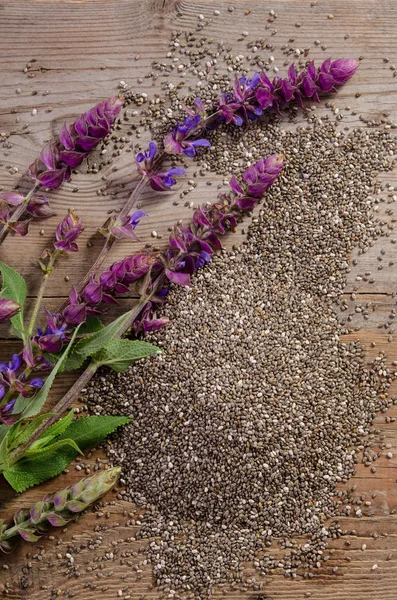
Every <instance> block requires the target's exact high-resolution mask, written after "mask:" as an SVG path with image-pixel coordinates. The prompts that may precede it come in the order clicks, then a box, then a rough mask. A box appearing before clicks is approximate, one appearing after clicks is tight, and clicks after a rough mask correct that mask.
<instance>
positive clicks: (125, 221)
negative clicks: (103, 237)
mask: <svg viewBox="0 0 397 600" xmlns="http://www.w3.org/2000/svg"><path fill="white" fill-rule="evenodd" d="M143 217H147V214H146V213H145V212H143V210H136V211H135V212H134V213H132V215H126V216H125V217H122V218H121V219H116V220H115V222H114V224H113V225H110V226H109V228H108V229H109V231H110V232H111V233H112V234H113V235H114V237H115V238H117V239H118V240H120V239H122V238H131V239H133V240H138V237H137V236H136V234H135V231H134V230H135V228H136V227H137V225H139V222H140V220H141V219H142V218H143Z"/></svg>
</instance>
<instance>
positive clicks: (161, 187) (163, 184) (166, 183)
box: [150, 167, 186, 192]
mask: <svg viewBox="0 0 397 600" xmlns="http://www.w3.org/2000/svg"><path fill="white" fill-rule="evenodd" d="M173 175H186V173H185V171H184V170H183V169H180V168H179V167H174V168H173V169H170V170H169V171H166V172H162V173H155V174H154V175H152V176H151V178H150V187H151V188H152V189H153V190H156V192H165V191H167V190H169V189H170V188H172V186H173V185H175V184H176V179H174V177H173Z"/></svg>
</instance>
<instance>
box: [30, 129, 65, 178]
mask: <svg viewBox="0 0 397 600" xmlns="http://www.w3.org/2000/svg"><path fill="white" fill-rule="evenodd" d="M29 174H30V176H31V178H32V179H34V180H35V181H36V182H37V183H39V184H40V185H42V186H43V187H46V188H50V189H56V188H59V187H60V186H61V185H62V184H63V182H64V181H68V180H69V179H70V168H69V166H68V165H66V164H65V163H63V162H62V160H61V152H60V143H59V141H58V140H56V141H55V140H54V141H52V142H48V144H46V145H45V146H44V148H43V150H42V151H41V153H40V156H39V158H37V159H36V160H35V162H34V163H32V164H31V165H30V167H29Z"/></svg>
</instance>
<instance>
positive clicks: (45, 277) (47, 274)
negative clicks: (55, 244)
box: [28, 250, 60, 335]
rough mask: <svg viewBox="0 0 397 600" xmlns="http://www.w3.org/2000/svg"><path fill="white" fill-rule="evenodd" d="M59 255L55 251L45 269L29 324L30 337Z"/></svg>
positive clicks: (57, 251)
mask: <svg viewBox="0 0 397 600" xmlns="http://www.w3.org/2000/svg"><path fill="white" fill-rule="evenodd" d="M59 254H60V252H59V250H55V251H54V252H53V253H52V254H51V258H50V260H49V262H48V264H47V266H46V267H45V270H44V275H43V279H42V281H41V285H40V288H39V291H38V292H37V296H36V300H35V303H34V307H33V313H32V316H31V318H30V323H29V327H28V334H29V335H32V333H33V329H34V326H35V324H36V320H37V315H38V312H39V309H40V306H41V303H42V300H43V296H44V292H45V289H46V287H47V283H48V278H49V277H50V275H51V274H52V271H53V269H54V265H55V261H56V259H57V258H58V256H59Z"/></svg>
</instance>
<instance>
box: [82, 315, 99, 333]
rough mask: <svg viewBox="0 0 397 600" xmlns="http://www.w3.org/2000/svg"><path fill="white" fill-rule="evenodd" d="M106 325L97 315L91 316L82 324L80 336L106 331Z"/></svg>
mask: <svg viewBox="0 0 397 600" xmlns="http://www.w3.org/2000/svg"><path fill="white" fill-rule="evenodd" d="M104 328H105V325H104V324H103V323H102V321H101V319H100V318H99V317H96V316H95V315H89V316H88V317H87V318H86V320H85V321H84V323H82V325H81V327H80V331H79V335H87V334H89V333H95V332H96V331H101V329H104Z"/></svg>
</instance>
